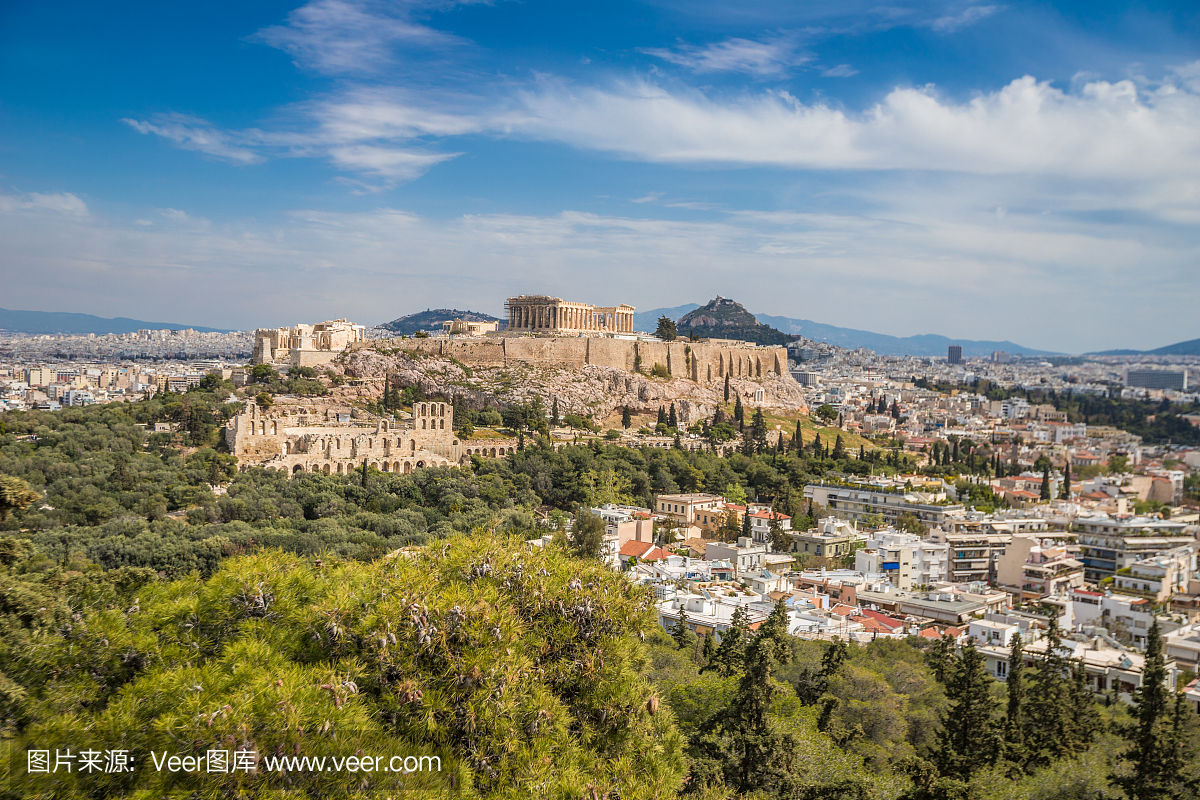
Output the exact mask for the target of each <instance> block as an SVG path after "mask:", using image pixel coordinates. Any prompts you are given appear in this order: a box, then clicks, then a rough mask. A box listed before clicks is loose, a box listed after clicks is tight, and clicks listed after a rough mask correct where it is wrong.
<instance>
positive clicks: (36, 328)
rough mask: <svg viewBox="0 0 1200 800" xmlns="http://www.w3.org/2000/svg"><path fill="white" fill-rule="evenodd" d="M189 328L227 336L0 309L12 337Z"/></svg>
mask: <svg viewBox="0 0 1200 800" xmlns="http://www.w3.org/2000/svg"><path fill="white" fill-rule="evenodd" d="M185 328H191V329H192V330H194V331H199V332H201V333H231V332H232V331H231V330H229V329H226V328H205V327H203V326H201V325H183V324H180V323H177V322H146V321H145V320H140V319H130V318H129V317H112V318H108V317H97V316H94V315H92V314H76V313H73V312H69V311H14V310H11V309H7V308H0V330H4V331H10V332H12V333H31V334H53V333H66V334H77V335H82V334H89V333H94V334H96V335H97V336H100V335H103V334H106V333H137V332H138V331H140V330H152V331H153V330H164V329H167V330H184V329H185Z"/></svg>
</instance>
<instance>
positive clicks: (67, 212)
mask: <svg viewBox="0 0 1200 800" xmlns="http://www.w3.org/2000/svg"><path fill="white" fill-rule="evenodd" d="M1197 231H1200V10H1198V8H1197V7H1196V5H1195V3H1177V4H1167V3H1159V4H1136V5H1130V4H1128V3H1095V2H1092V3H1078V4H1067V3H1055V4H1051V3H1003V2H999V0H996V1H995V2H991V1H990V0H989V1H987V2H961V1H958V0H956V1H955V2H944V1H940V2H933V1H930V2H901V3H887V4H880V3H875V2H856V0H847V1H846V2H836V3H834V2H812V3H802V2H792V3H770V2H763V3H742V4H737V3H729V2H715V1H713V2H710V1H709V0H692V1H691V2H668V1H667V0H659V1H658V2H641V3H634V2H607V3H600V4H586V3H544V2H495V3H453V2H354V1H353V0H315V1H314V2H310V3H307V4H303V5H301V4H297V3H294V2H293V3H257V4H246V3H238V4H235V3H222V2H206V3H190V4H189V3H127V4H120V5H117V6H112V5H108V4H95V3H74V4H73V3H59V4H34V3H28V4H16V3H8V4H3V5H0V279H2V284H3V285H2V286H0V298H2V299H0V305H3V306H4V307H7V308H28V309H43V310H62V311H80V312H87V313H93V314H100V315H103V316H117V315H120V316H130V317H140V318H150V319H171V320H177V321H179V322H184V323H193V324H204V325H212V326H220V327H238V328H247V327H256V326H267V325H275V324H284V323H291V322H298V321H315V320H318V319H326V318H331V317H349V318H351V319H355V320H358V321H361V322H366V323H372V324H373V323H377V322H381V321H384V320H387V319H391V318H393V317H395V316H398V315H400V314H404V313H409V312H411V311H415V310H420V309H424V308H426V307H430V306H435V307H436V306H452V307H457V308H472V309H475V310H481V311H489V312H491V313H499V311H500V309H501V304H502V303H503V298H504V297H505V296H508V295H509V294H514V293H522V292H524V293H534V292H545V293H551V294H557V295H561V296H566V297H570V298H572V299H577V300H582V301H588V302H595V303H597V304H611V303H618V302H628V303H631V304H634V305H637V306H638V307H640V308H653V307H657V306H675V305H679V304H681V303H685V302H704V301H706V300H708V299H710V298H711V297H712V296H714V295H716V294H722V295H725V296H728V297H734V298H735V299H738V300H740V301H742V302H743V303H744V304H745V305H746V306H747V307H749V308H750V309H752V310H754V311H756V312H761V313H769V314H777V315H785V316H791V317H801V318H807V319H813V320H817V321H820V322H826V323H831V324H835V325H844V326H850V327H859V328H866V329H870V330H875V331H879V332H882V333H890V334H895V335H911V334H917V333H941V334H945V335H947V336H955V337H961V338H972V339H1004V338H1007V339H1012V340H1014V341H1017V342H1020V343H1022V344H1025V345H1026V346H1031V347H1041V348H1045V349H1052V350H1062V351H1071V352H1081V351H1085V350H1090V349H1100V348H1107V347H1147V348H1149V347H1155V346H1159V345H1162V344H1166V343H1169V342H1173V341H1178V340H1181V339H1189V338H1195V337H1196V336H1198V335H1200V326H1197V323H1196V320H1197V314H1196V311H1195V309H1196V307H1197V301H1198V300H1200V235H1198V233H1197Z"/></svg>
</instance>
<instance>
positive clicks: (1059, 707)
mask: <svg viewBox="0 0 1200 800" xmlns="http://www.w3.org/2000/svg"><path fill="white" fill-rule="evenodd" d="M1045 638H1046V653H1045V655H1044V656H1043V657H1042V658H1041V659H1039V660H1038V663H1037V667H1036V668H1035V670H1034V675H1033V686H1032V687H1031V688H1032V690H1033V691H1032V692H1031V693H1030V697H1029V703H1028V710H1027V712H1026V715H1025V723H1026V727H1025V737H1024V738H1025V742H1026V745H1027V748H1028V753H1029V763H1030V764H1031V765H1033V766H1039V767H1040V766H1045V765H1047V764H1049V763H1050V762H1051V761H1053V760H1054V759H1056V758H1058V757H1059V756H1061V755H1062V754H1063V753H1064V752H1066V751H1067V749H1068V747H1069V746H1070V742H1071V741H1072V739H1073V723H1072V719H1071V716H1072V709H1071V699H1070V696H1069V691H1068V687H1069V682H1070V671H1071V664H1070V662H1069V661H1068V660H1067V659H1066V658H1065V657H1064V656H1063V653H1062V637H1061V636H1060V635H1059V629H1058V617H1057V616H1054V615H1053V614H1052V615H1051V617H1050V624H1049V626H1048V627H1047V630H1046V637H1045Z"/></svg>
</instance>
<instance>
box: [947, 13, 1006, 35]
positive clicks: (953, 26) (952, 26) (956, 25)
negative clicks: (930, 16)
mask: <svg viewBox="0 0 1200 800" xmlns="http://www.w3.org/2000/svg"><path fill="white" fill-rule="evenodd" d="M1002 9H1003V6H969V7H967V8H964V9H963V10H962V11H960V12H958V13H957V14H946V15H944V16H941V17H938V18H936V19H934V20H933V21H931V22H930V23H929V27H930V28H933V29H934V30H935V31H937V32H938V33H953V32H954V31H956V30H958V29H960V28H966V27H968V26H970V25H974V24H975V23H976V22H979V21H980V20H982V19H987V18H988V17H990V16H992V15H993V14H995V13H996V12H997V11H1000V10H1002Z"/></svg>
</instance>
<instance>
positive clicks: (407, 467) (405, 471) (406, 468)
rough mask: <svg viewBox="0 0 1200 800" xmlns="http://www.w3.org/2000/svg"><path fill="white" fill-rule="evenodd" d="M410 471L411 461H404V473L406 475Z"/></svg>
mask: <svg viewBox="0 0 1200 800" xmlns="http://www.w3.org/2000/svg"><path fill="white" fill-rule="evenodd" d="M410 472H412V462H411V461H405V462H404V474H405V475H407V474H408V473H410Z"/></svg>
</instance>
